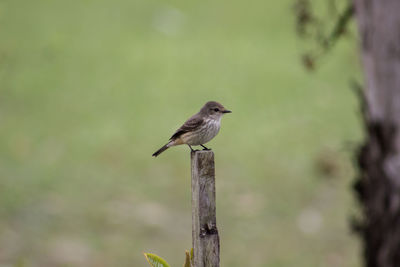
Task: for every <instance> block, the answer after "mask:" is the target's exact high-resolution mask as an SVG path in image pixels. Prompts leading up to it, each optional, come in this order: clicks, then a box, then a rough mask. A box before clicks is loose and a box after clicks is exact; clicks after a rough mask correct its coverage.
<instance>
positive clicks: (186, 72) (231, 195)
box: [0, 0, 361, 267]
mask: <svg viewBox="0 0 400 267" xmlns="http://www.w3.org/2000/svg"><path fill="white" fill-rule="evenodd" d="M291 5H292V1H291V0H285V1H279V2H265V1H253V2H249V3H246V2H241V1H229V2H228V1H217V2H215V1H208V0H206V1H202V2H187V1H178V0H175V1H166V2H163V1H154V0H149V1H124V0H118V1H114V2H111V1H105V0H101V1H90V0H86V1H59V0H58V1H49V0H41V1H11V0H8V1H2V2H0V25H1V26H2V33H1V43H0V125H1V126H0V203H1V205H0V265H1V266H13V265H14V264H21V262H22V263H24V264H25V265H26V266H146V264H147V263H146V262H145V259H144V257H143V255H142V252H143V251H146V252H154V253H157V254H159V255H161V256H162V257H163V258H165V259H166V260H168V262H170V263H171V264H172V266H179V265H181V264H182V262H183V260H184V250H185V249H189V248H190V247H191V215H190V212H191V211H190V209H191V206H190V177H189V173H190V170H189V167H190V165H189V151H188V149H187V148H186V147H179V148H174V149H171V150H168V151H167V152H166V153H165V154H163V155H161V156H160V157H159V158H157V159H153V158H151V156H150V155H151V154H152V153H153V152H154V151H155V150H156V149H158V148H159V147H160V146H161V145H163V144H164V143H165V142H166V140H167V139H168V138H169V136H170V135H171V134H172V133H173V131H174V130H175V129H176V128H177V127H179V126H180V124H181V123H182V122H184V120H185V119H186V118H187V117H189V116H190V115H192V114H193V113H195V112H197V111H198V109H199V108H200V107H201V106H202V105H203V104H204V103H205V102H206V101H208V100H217V101H220V102H221V103H223V104H224V105H225V106H226V107H227V108H229V109H231V110H233V113H232V114H230V115H228V116H226V117H225V118H224V120H223V127H222V130H221V132H220V134H219V136H218V137H217V138H216V139H215V140H213V141H212V142H211V143H210V147H212V148H213V150H214V152H215V153H216V166H217V169H216V172H217V200H218V203H217V204H218V207H217V212H218V224H219V229H220V235H221V266H231V267H235V266H244V265H247V266H271V267H274V266H277V267H278V266H298V267H302V266H304V267H306V266H307V267H309V266H343V267H350V266H359V259H358V258H359V255H358V254H359V250H358V244H357V241H356V239H355V237H354V236H352V235H351V234H350V230H349V225H348V219H349V217H350V216H351V215H352V214H353V213H354V212H355V210H356V209H355V204H354V201H353V198H352V195H351V188H350V186H351V181H352V177H353V175H354V174H353V169H352V166H351V162H350V159H351V151H352V149H353V148H354V147H353V145H355V144H356V142H357V140H359V139H360V136H361V132H360V126H359V122H358V118H357V116H358V115H357V101H356V99H355V96H354V95H353V93H352V92H351V90H350V89H349V86H348V81H349V79H351V78H352V77H353V76H355V75H357V73H358V60H357V55H356V51H355V50H354V48H353V46H354V45H355V43H354V40H353V41H347V42H346V41H345V42H340V43H339V44H338V47H337V48H335V50H334V51H332V53H331V54H329V55H328V56H327V57H326V58H325V59H324V61H323V62H322V64H321V66H320V68H319V70H318V72H317V73H314V74H311V75H310V74H308V73H306V72H305V70H304V69H303V68H302V67H301V65H300V63H299V54H300V52H301V51H303V49H304V47H303V46H304V44H302V43H300V42H299V41H298V40H297V37H296V36H295V34H294V32H293V28H294V26H293V15H292V13H291V12H290V9H291ZM349 144H350V145H349ZM351 144H352V145H351ZM326 166H328V167H326ZM327 168H328V169H332V170H333V171H332V172H330V171H328V172H326V171H325V172H324V170H326V169H327Z"/></svg>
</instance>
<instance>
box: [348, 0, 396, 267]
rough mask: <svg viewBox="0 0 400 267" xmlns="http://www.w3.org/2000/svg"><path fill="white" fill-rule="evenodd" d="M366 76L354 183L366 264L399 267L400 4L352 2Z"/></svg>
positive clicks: (369, 0) (382, 0) (372, 0)
mask: <svg viewBox="0 0 400 267" xmlns="http://www.w3.org/2000/svg"><path fill="white" fill-rule="evenodd" d="M354 5H355V12H356V16H357V22H358V27H359V32H360V42H361V44H360V45H361V55H362V60H363V67H364V73H365V84H366V85H365V90H364V93H365V105H364V120H365V127H366V140H365V143H364V144H363V146H362V147H361V148H360V150H359V153H358V164H359V168H360V177H359V178H358V180H357V182H356V184H355V190H356V191H357V193H358V196H359V200H360V202H361V205H362V209H363V215H364V216H363V217H364V218H363V221H362V222H361V224H360V225H359V226H360V228H359V230H360V234H361V237H362V239H363V241H364V256H365V257H364V258H365V260H366V262H365V265H366V266H368V267H399V266H400V0H354Z"/></svg>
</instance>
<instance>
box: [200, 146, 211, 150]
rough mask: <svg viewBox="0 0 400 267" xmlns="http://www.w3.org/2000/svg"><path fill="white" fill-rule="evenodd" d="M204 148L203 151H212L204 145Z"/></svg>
mask: <svg viewBox="0 0 400 267" xmlns="http://www.w3.org/2000/svg"><path fill="white" fill-rule="evenodd" d="M201 146H202V147H203V150H206V151H207V150H211V149H210V148H208V147H206V146H203V145H201Z"/></svg>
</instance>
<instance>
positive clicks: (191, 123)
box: [169, 114, 203, 140]
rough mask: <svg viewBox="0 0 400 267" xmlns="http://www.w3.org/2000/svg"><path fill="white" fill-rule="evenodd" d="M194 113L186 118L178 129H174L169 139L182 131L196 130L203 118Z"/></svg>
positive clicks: (172, 138)
mask: <svg viewBox="0 0 400 267" xmlns="http://www.w3.org/2000/svg"><path fill="white" fill-rule="evenodd" d="M196 115H197V114H196ZM196 115H194V116H193V117H191V118H190V119H188V120H187V121H186V122H185V123H184V124H183V125H182V126H181V127H180V128H179V129H178V130H176V132H175V133H174V134H173V135H172V136H171V138H170V139H169V140H174V139H176V138H178V137H180V136H181V135H182V134H184V133H187V132H191V131H194V130H196V128H197V127H199V126H200V125H201V124H202V123H203V119H202V118H201V117H200V116H196Z"/></svg>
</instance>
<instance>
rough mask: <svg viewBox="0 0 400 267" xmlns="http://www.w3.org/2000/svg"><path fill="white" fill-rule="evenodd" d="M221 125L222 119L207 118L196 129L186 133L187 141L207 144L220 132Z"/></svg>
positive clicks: (190, 143) (192, 143)
mask: <svg viewBox="0 0 400 267" xmlns="http://www.w3.org/2000/svg"><path fill="white" fill-rule="evenodd" d="M220 127H221V123H220V120H213V119H205V120H204V122H203V124H202V125H201V127H199V128H198V129H196V131H193V132H191V133H187V135H186V134H185V135H186V136H185V137H186V138H185V139H186V140H185V143H187V144H189V145H200V144H205V143H207V142H209V141H210V140H211V139H213V138H214V137H215V136H216V135H217V134H218V132H219V129H220Z"/></svg>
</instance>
